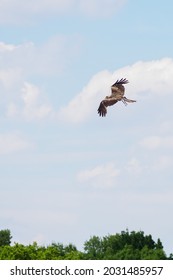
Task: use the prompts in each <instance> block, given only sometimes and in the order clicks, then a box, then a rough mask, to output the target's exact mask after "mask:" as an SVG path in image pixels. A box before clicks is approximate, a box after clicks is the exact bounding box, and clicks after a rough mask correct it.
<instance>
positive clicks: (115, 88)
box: [98, 78, 136, 117]
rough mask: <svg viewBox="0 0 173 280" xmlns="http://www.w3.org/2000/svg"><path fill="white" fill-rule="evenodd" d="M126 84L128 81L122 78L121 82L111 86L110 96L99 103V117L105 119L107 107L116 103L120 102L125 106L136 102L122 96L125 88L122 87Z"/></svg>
mask: <svg viewBox="0 0 173 280" xmlns="http://www.w3.org/2000/svg"><path fill="white" fill-rule="evenodd" d="M127 83H128V80H126V79H123V78H122V79H121V80H117V81H116V82H115V83H114V84H113V85H112V86H111V91H112V94H111V95H110V96H106V97H105V99H103V100H102V101H101V102H100V106H99V108H98V114H99V115H100V116H102V117H105V116H106V114H107V107H108V106H112V105H114V104H115V103H117V102H118V101H122V102H123V103H124V104H125V105H127V102H128V103H133V102H136V100H131V99H127V98H126V97H125V96H124V93H125V87H124V86H123V85H124V84H127Z"/></svg>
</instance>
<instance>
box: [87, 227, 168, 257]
mask: <svg viewBox="0 0 173 280" xmlns="http://www.w3.org/2000/svg"><path fill="white" fill-rule="evenodd" d="M84 251H85V254H84V256H85V259H92V260H98V259H109V260H144V259H156V260H157V259H162V260H163V259H166V255H165V253H164V251H163V246H162V243H161V241H160V239H158V241H157V243H155V242H154V240H153V239H152V236H151V235H146V236H145V235H144V232H143V231H139V232H135V231H132V232H131V233H129V231H128V230H126V231H122V232H121V234H118V233H117V234H115V235H108V236H105V237H103V238H102V239H101V238H99V237H97V236H94V237H92V238H90V240H89V241H86V242H85V244H84Z"/></svg>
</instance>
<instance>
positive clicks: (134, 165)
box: [126, 158, 142, 175]
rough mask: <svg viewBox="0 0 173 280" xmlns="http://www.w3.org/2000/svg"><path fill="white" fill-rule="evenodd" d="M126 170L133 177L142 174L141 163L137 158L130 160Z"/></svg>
mask: <svg viewBox="0 0 173 280" xmlns="http://www.w3.org/2000/svg"><path fill="white" fill-rule="evenodd" d="M126 169H127V171H128V172H129V173H130V174H132V175H139V174H141V172H142V166H141V163H140V161H139V160H138V159H136V158H132V159H130V161H129V162H128V163H127V167H126Z"/></svg>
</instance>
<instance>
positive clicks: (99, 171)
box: [77, 163, 120, 188]
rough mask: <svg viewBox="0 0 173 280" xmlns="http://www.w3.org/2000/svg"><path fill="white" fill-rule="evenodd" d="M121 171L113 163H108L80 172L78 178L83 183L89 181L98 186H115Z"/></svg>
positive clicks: (90, 183)
mask: <svg viewBox="0 0 173 280" xmlns="http://www.w3.org/2000/svg"><path fill="white" fill-rule="evenodd" d="M119 173H120V170H119V169H117V168H116V167H115V165H114V164H113V163H107V164H105V165H99V166H96V167H94V168H92V169H88V170H84V171H81V172H79V173H78V175H77V179H78V181H79V182H81V183H88V184H89V185H91V186H94V187H98V188H106V187H112V186H114V184H115V180H116V178H117V176H118V175H119Z"/></svg>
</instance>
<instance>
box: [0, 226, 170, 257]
mask: <svg viewBox="0 0 173 280" xmlns="http://www.w3.org/2000/svg"><path fill="white" fill-rule="evenodd" d="M11 239H12V236H11V232H10V230H9V229H5V230H0V260H173V254H170V255H169V256H167V255H166V253H165V251H164V248H163V245H162V242H161V240H160V239H158V240H157V241H156V242H155V241H154V240H153V238H152V236H151V235H150V234H149V235H145V234H144V232H143V231H138V232H135V231H131V232H129V231H128V230H126V231H121V233H117V234H114V235H107V236H104V237H99V236H92V237H91V238H90V239H89V240H87V241H85V243H84V246H83V248H84V249H83V251H79V250H77V247H76V246H75V245H73V244H71V243H70V244H68V245H63V244H62V243H51V244H50V245H47V246H39V245H38V244H37V242H33V244H29V245H23V244H19V243H15V242H14V245H11Z"/></svg>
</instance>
